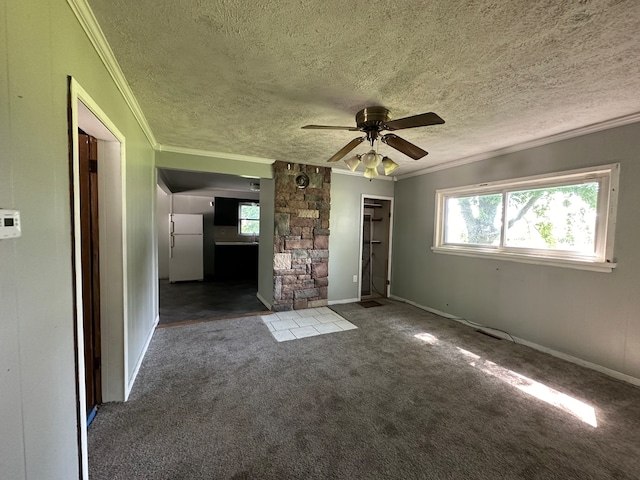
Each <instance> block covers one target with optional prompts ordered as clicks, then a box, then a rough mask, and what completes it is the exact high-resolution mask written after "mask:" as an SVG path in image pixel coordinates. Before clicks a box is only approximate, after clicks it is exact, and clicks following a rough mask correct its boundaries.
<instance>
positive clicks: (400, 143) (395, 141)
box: [382, 133, 429, 160]
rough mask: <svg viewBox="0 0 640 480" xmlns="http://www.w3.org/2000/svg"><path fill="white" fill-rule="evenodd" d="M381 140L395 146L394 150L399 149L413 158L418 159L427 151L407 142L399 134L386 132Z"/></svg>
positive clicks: (426, 153)
mask: <svg viewBox="0 0 640 480" xmlns="http://www.w3.org/2000/svg"><path fill="white" fill-rule="evenodd" d="M382 141H383V142H384V143H386V144H387V145H389V146H390V147H393V148H395V149H396V150H399V151H401V152H402V153H404V154H405V155H407V156H408V157H411V158H413V159H414V160H418V159H420V158H422V157H424V156H425V155H428V154H429V152H427V151H425V150H423V149H421V148H420V147H418V146H417V145H414V144H413V143H411V142H407V141H406V140H405V139H404V138H400V137H399V136H397V135H395V134H393V133H388V134H386V135H383V136H382Z"/></svg>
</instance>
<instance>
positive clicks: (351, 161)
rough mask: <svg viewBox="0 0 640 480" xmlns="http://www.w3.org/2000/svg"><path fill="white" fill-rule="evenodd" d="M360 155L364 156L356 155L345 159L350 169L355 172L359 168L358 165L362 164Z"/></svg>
mask: <svg viewBox="0 0 640 480" xmlns="http://www.w3.org/2000/svg"><path fill="white" fill-rule="evenodd" d="M360 157H362V155H354V156H353V157H349V158H347V159H345V161H344V163H346V164H347V167H349V170H351V171H352V172H355V171H356V168H358V165H360Z"/></svg>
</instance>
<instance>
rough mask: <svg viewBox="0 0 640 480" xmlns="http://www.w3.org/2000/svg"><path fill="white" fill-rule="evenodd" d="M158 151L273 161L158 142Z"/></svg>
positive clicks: (272, 161) (269, 162) (261, 161)
mask: <svg viewBox="0 0 640 480" xmlns="http://www.w3.org/2000/svg"><path fill="white" fill-rule="evenodd" d="M156 150H157V151H158V152H171V153H182V154H185V155H196V156H199V157H209V158H219V159H222V160H236V161H240V162H252V163H263V164H265V165H271V164H273V163H274V162H275V160H274V159H273V158H263V157H252V156H250V155H239V154H237V153H225V152H212V151H210V150H199V149H197V148H188V147H177V146H175V145H164V144H158V145H157V146H156Z"/></svg>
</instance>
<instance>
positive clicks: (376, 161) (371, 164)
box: [362, 149, 382, 169]
mask: <svg viewBox="0 0 640 480" xmlns="http://www.w3.org/2000/svg"><path fill="white" fill-rule="evenodd" d="M381 160H382V157H381V156H380V155H379V154H377V153H376V151H375V150H374V149H371V150H369V152H367V153H365V154H364V155H363V157H362V164H363V165H364V166H365V168H367V169H369V168H377V167H378V165H380V161H381Z"/></svg>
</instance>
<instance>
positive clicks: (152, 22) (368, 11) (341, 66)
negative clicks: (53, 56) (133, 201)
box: [89, 0, 640, 174]
mask: <svg viewBox="0 0 640 480" xmlns="http://www.w3.org/2000/svg"><path fill="white" fill-rule="evenodd" d="M89 4H90V6H91V7H92V9H93V11H94V13H95V15H96V17H97V19H98V22H99V24H100V25H101V27H102V29H103V31H104V33H105V36H106V37H107V40H108V42H109V44H110V45H111V47H112V49H113V51H114V53H115V56H116V58H117V60H118V62H119V63H120V66H121V67H122V70H123V72H124V74H125V77H126V78H127V80H128V82H129V83H130V85H131V88H132V90H133V92H134V94H135V96H136V98H137V99H138V102H139V103H140V105H141V107H142V110H143V112H144V114H145V116H146V117H147V120H148V122H149V124H150V126H151V129H152V130H153V132H154V134H155V136H156V138H157V140H158V142H159V143H161V144H165V145H174V146H182V147H189V148H196V149H204V150H210V151H216V152H227V153H233V154H241V155H248V156H255V157H263V158H271V159H277V160H284V161H291V162H299V163H308V164H322V163H323V162H324V161H325V160H326V159H327V158H328V157H330V156H331V155H333V154H334V153H335V152H336V151H337V150H338V149H340V148H341V147H342V146H344V145H345V144H346V143H347V142H349V141H350V140H351V139H352V138H354V137H355V136H356V135H355V134H354V132H346V131H318V130H315V131H314V130H301V129H300V127H302V126H303V125H306V124H327V125H347V126H349V125H354V124H355V120H354V115H355V113H356V112H357V111H358V110H360V109H361V108H363V107H365V106H368V105H383V106H385V107H387V108H389V109H390V110H391V113H392V116H393V118H401V117H405V116H409V115H414V114H418V113H423V112H429V111H434V112H436V113H438V114H439V115H440V116H441V117H442V118H444V119H445V120H446V124H445V125H439V126H431V127H425V128H416V129H410V130H401V131H398V132H396V133H397V134H399V135H400V136H402V137H403V138H405V139H407V140H409V141H411V142H414V143H416V144H417V145H419V146H420V147H422V148H424V149H425V150H427V151H429V152H430V154H429V155H428V156H427V157H425V158H423V159H421V160H418V161H414V160H411V159H410V158H408V157H406V156H404V155H402V154H401V153H399V152H398V153H396V151H395V150H393V149H391V148H390V147H388V146H386V145H383V146H382V147H381V151H382V152H383V153H388V154H389V155H390V156H391V157H392V158H393V159H394V160H396V161H397V162H398V163H400V164H401V168H400V169H399V170H398V171H397V172H396V174H405V173H409V172H411V171H414V170H419V169H423V168H426V167H429V166H433V165H437V164H441V163H445V162H450V161H454V160H458V159H461V158H465V157H468V156H472V155H477V154H482V153H485V152H489V151H493V150H496V149H500V148H504V147H509V146H512V145H516V144H519V143H522V142H525V141H529V140H534V139H539V138H543V137H546V136H549V135H553V134H556V133H561V132H566V131H569V130H572V129H575V128H579V127H583V126H586V125H591V124H594V123H598V122H602V121H605V120H609V119H612V118H616V117H620V116H625V115H628V114H633V113H637V112H640V95H639V94H638V92H640V48H639V47H640V2H639V1H638V0H628V1H625V0H608V1H607V0H575V1H569V0H566V1H565V0H563V1H559V0H539V1H533V2H532V1H531V0H526V1H525V0H512V1H504V0H493V1H489V0H475V1H474V0H469V1H466V2H456V1H451V0H433V1H428V2H427V1H403V2H398V1H396V0H393V1H392V0H350V1H344V0H324V1H319V0H318V1H311V0H309V1H305V0H278V1H260V0H219V1H212V0H211V1H205V0H189V1H176V0H136V1H131V0H89ZM366 149H367V147H366V143H365V144H362V145H361V146H360V147H358V149H356V150H355V152H356V153H358V152H364V151H366ZM336 166H339V167H343V166H344V164H343V163H342V162H340V163H339V164H338V165H336Z"/></svg>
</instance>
